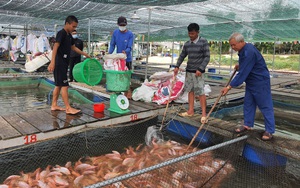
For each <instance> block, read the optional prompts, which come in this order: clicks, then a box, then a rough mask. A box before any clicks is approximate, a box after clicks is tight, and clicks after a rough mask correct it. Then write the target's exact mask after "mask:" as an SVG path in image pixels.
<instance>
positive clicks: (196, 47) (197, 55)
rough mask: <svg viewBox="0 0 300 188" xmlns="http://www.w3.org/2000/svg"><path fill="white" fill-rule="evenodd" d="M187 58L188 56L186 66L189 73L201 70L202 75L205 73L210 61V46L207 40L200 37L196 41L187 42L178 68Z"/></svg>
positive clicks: (177, 65)
mask: <svg viewBox="0 0 300 188" xmlns="http://www.w3.org/2000/svg"><path fill="white" fill-rule="evenodd" d="M186 56H188V61H187V66H186V71H187V72H196V71H197V70H199V71H200V72H201V73H204V72H205V68H206V66H207V64H208V63H209V60H210V52H209V44H208V42H207V40H206V39H205V38H202V37H198V38H197V39H196V40H195V41H187V42H185V43H184V45H183V47H182V51H181V54H180V56H179V58H178V60H177V64H176V67H180V65H181V63H182V62H183V60H184V59H185V57H186Z"/></svg>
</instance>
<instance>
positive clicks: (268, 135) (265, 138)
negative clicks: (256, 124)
mask: <svg viewBox="0 0 300 188" xmlns="http://www.w3.org/2000/svg"><path fill="white" fill-rule="evenodd" d="M272 138H273V136H272V134H271V133H268V132H267V131H265V132H264V134H263V135H262V137H261V139H262V140H263V141H269V140H272Z"/></svg>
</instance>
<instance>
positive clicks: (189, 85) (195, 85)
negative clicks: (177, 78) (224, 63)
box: [183, 72, 205, 96]
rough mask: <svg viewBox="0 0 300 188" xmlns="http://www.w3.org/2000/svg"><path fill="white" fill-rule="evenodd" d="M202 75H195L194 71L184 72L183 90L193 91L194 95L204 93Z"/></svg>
mask: <svg viewBox="0 0 300 188" xmlns="http://www.w3.org/2000/svg"><path fill="white" fill-rule="evenodd" d="M202 76H203V74H202V75H201V76H196V73H192V72H186V75H185V83H184V88H183V89H184V91H187V92H191V91H193V92H194V93H195V96H200V95H204V84H205V83H204V79H202Z"/></svg>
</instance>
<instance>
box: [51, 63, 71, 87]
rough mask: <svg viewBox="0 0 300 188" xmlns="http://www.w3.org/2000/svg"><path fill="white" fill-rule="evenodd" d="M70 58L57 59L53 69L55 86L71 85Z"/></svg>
mask: <svg viewBox="0 0 300 188" xmlns="http://www.w3.org/2000/svg"><path fill="white" fill-rule="evenodd" d="M68 62H69V60H68V59H56V60H55V68H54V71H53V75H54V82H55V86H69V82H68V66H69V63H68Z"/></svg>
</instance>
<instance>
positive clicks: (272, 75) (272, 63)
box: [272, 38, 276, 76]
mask: <svg viewBox="0 0 300 188" xmlns="http://www.w3.org/2000/svg"><path fill="white" fill-rule="evenodd" d="M275 45H276V38H275V40H274V46H273V62H272V76H274V62H275Z"/></svg>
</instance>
